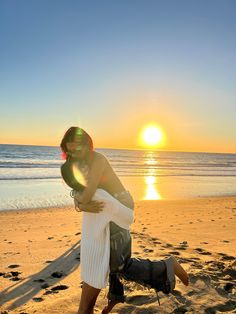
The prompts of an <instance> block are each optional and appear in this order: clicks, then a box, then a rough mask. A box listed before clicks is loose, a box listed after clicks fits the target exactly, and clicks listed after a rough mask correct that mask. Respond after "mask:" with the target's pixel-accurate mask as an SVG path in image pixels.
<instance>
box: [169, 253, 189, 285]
mask: <svg viewBox="0 0 236 314" xmlns="http://www.w3.org/2000/svg"><path fill="white" fill-rule="evenodd" d="M172 260H173V266H174V272H175V275H176V276H177V277H178V278H179V279H180V280H181V281H182V283H183V284H184V285H185V286H188V284H189V278H188V274H187V273H186V271H185V270H184V269H183V267H182V266H181V265H180V263H179V262H178V261H177V260H176V259H175V257H173V256H172Z"/></svg>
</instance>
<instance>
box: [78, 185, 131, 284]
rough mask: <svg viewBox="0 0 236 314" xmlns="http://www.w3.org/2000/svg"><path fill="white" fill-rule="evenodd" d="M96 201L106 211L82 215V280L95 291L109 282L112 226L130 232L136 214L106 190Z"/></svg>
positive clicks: (97, 193)
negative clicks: (111, 224)
mask: <svg viewBox="0 0 236 314" xmlns="http://www.w3.org/2000/svg"><path fill="white" fill-rule="evenodd" d="M92 200H94V201H99V202H104V208H103V210H102V212H100V213H96V214H95V213H87V212H82V215H83V217H82V233H81V234H82V236H81V247H80V248H81V251H80V265H81V279H82V281H84V282H86V283H87V284H89V285H90V286H92V287H94V288H97V289H102V288H105V287H106V285H107V284H108V279H109V261H110V226H109V222H110V221H113V222H114V223H116V224H117V225H118V226H120V227H122V228H124V229H127V230H128V229H129V227H130V225H131V224H132V222H133V219H134V216H133V214H134V212H133V210H132V209H130V208H128V207H126V206H124V205H122V204H121V203H120V202H119V201H118V200H117V199H115V198H114V197H112V196H111V195H110V194H109V193H107V192H106V191H104V190H102V189H97V190H96V192H95V194H94V196H93V199H92Z"/></svg>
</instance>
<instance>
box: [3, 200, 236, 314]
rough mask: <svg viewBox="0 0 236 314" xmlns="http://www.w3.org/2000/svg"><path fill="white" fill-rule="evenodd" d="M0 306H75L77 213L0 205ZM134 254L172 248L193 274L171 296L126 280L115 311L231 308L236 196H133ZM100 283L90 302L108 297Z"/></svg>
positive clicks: (71, 309) (14, 309)
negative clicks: (7, 208)
mask: <svg viewBox="0 0 236 314" xmlns="http://www.w3.org/2000/svg"><path fill="white" fill-rule="evenodd" d="M0 221H1V229H0V241H1V249H0V254H1V255H0V256H1V259H0V286H1V294H0V306H1V313H22V314H23V313H25V314H26V313H29V314H31V313H40V314H41V313H50V314H51V313H71V314H72V313H76V312H77V309H78V304H79V299H80V293H81V288H80V287H81V280H80V267H79V262H80V261H79V257H80V250H79V246H80V232H81V228H80V226H81V214H80V213H77V212H76V211H75V210H74V209H73V208H72V207H71V208H69V207H68V208H50V209H37V210H35V209H34V210H21V211H4V212H0ZM131 231H132V236H133V247H132V251H133V256H134V257H142V258H150V259H153V260H154V259H160V258H164V257H167V256H168V255H169V254H172V255H174V256H175V257H176V258H177V259H178V261H179V262H180V263H181V265H182V266H183V267H184V269H186V270H187V271H188V273H189V276H190V285H189V286H188V287H185V286H184V285H182V284H181V283H180V282H179V280H177V285H176V288H175V291H174V293H173V294H172V295H169V296H165V295H163V294H161V293H159V296H160V299H161V306H160V307H159V305H158V302H157V298H156V294H155V291H154V290H152V289H151V290H148V289H147V288H143V287H141V286H139V285H138V284H135V283H126V284H125V286H126V296H127V299H126V302H125V303H124V304H119V305H117V306H116V307H115V308H114V309H113V311H112V313H221V312H223V313H236V311H235V308H236V286H235V279H236V262H235V249H236V197H218V198H217V197H216V198H202V199H191V200H186V199H185V200H178V201H176V200H175V201H167V200H159V201H139V202H136V208H135V222H134V224H133V225H132V229H131ZM107 291H108V289H104V290H102V292H101V294H100V296H99V298H98V301H97V304H96V308H95V313H100V312H101V309H102V308H103V307H104V306H105V304H106V293H107Z"/></svg>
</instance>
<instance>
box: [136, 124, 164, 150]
mask: <svg viewBox="0 0 236 314" xmlns="http://www.w3.org/2000/svg"><path fill="white" fill-rule="evenodd" d="M163 142H164V134H163V131H162V130H161V129H160V128H159V127H158V126H156V125H148V126H146V127H145V128H144V129H143V131H142V133H141V143H142V145H145V146H146V147H147V146H148V147H160V146H162V144H163Z"/></svg>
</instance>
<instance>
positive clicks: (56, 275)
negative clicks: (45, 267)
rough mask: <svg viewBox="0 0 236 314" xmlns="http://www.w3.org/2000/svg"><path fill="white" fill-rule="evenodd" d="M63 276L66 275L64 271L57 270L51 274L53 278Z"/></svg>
mask: <svg viewBox="0 0 236 314" xmlns="http://www.w3.org/2000/svg"><path fill="white" fill-rule="evenodd" d="M63 276H64V272H63V271H55V272H54V273H52V274H51V277H53V278H61V277H63Z"/></svg>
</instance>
